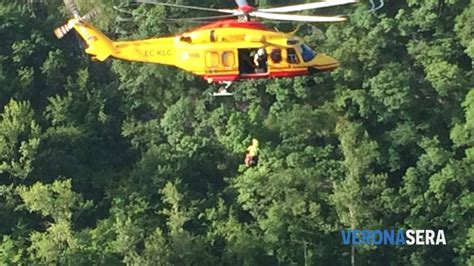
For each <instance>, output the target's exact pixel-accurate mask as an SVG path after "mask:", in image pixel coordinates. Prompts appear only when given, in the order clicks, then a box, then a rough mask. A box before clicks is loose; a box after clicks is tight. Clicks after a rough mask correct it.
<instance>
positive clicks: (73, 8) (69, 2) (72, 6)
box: [64, 0, 81, 18]
mask: <svg viewBox="0 0 474 266" xmlns="http://www.w3.org/2000/svg"><path fill="white" fill-rule="evenodd" d="M64 5H65V6H66V8H67V9H68V10H69V12H71V14H72V15H73V16H74V17H75V18H80V17H81V15H79V8H78V7H77V5H76V2H74V0H64Z"/></svg>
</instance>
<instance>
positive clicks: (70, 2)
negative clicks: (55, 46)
mask: <svg viewBox="0 0 474 266" xmlns="http://www.w3.org/2000/svg"><path fill="white" fill-rule="evenodd" d="M64 5H65V6H66V8H67V10H68V11H69V12H70V13H71V14H72V15H73V17H74V18H73V19H70V20H69V21H68V22H67V23H66V24H64V25H62V26H60V27H58V28H56V29H55V30H54V35H56V38H58V39H62V38H63V37H64V36H66V34H68V33H69V32H70V31H71V30H72V29H73V28H74V26H75V25H77V24H79V23H82V22H84V21H88V20H91V19H93V18H95V17H97V15H98V14H99V13H100V10H99V9H98V8H94V9H92V10H91V11H89V12H88V13H87V14H85V15H84V16H81V15H80V13H79V8H78V7H77V5H76V2H74V0H64Z"/></svg>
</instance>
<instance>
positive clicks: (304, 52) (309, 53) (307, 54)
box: [300, 44, 316, 62]
mask: <svg viewBox="0 0 474 266" xmlns="http://www.w3.org/2000/svg"><path fill="white" fill-rule="evenodd" d="M300 48H301V57H303V60H304V61H305V62H309V61H311V60H313V58H314V57H315V56H316V52H315V51H313V49H311V48H310V47H309V46H307V45H306V44H302V45H300Z"/></svg>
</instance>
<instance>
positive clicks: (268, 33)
mask: <svg viewBox="0 0 474 266" xmlns="http://www.w3.org/2000/svg"><path fill="white" fill-rule="evenodd" d="M356 1H357V0H327V1H322V2H316V3H308V4H300V5H291V6H284V7H277V8H267V9H257V8H254V7H252V6H250V5H248V3H247V2H246V0H236V3H237V5H238V8H237V9H214V8H204V7H195V6H185V5H178V4H171V3H161V2H154V1H147V0H137V1H135V2H136V3H148V4H157V5H163V6H168V7H176V8H187V9H195V10H203V11H212V12H219V13H225V14H226V15H219V16H213V17H205V19H210V18H215V19H219V20H218V21H215V22H212V23H208V24H205V25H203V26H200V27H198V28H195V29H193V30H191V31H188V32H184V33H182V34H178V35H176V36H173V37H162V38H150V39H145V40H132V41H113V40H111V39H109V38H108V37H107V36H106V35H104V34H103V33H102V32H101V31H99V30H98V29H96V28H95V27H94V26H92V24H91V23H89V20H90V19H92V18H93V17H94V16H95V15H97V10H96V9H94V10H92V11H90V12H89V13H87V14H86V15H84V16H81V15H80V14H79V9H78V8H77V5H76V4H75V2H74V0H64V3H65V5H66V7H67V9H68V10H69V11H70V12H71V13H72V15H73V18H71V19H70V20H69V21H68V22H67V23H66V24H64V25H63V26H61V27H59V28H57V29H55V30H54V33H55V35H56V37H57V38H59V39H60V38H62V37H64V36H65V35H66V34H67V33H68V32H69V31H71V30H72V29H74V30H76V31H77V32H78V33H79V35H80V36H81V37H82V39H83V40H84V41H85V42H86V44H87V48H86V49H85V51H86V53H88V54H90V55H91V56H92V57H93V58H94V59H96V60H99V61H104V60H106V59H107V58H109V57H113V58H118V59H122V60H128V61H137V62H146V63H156V64H163V65H171V66H175V67H178V68H180V69H183V70H185V71H189V72H191V73H193V74H195V75H199V76H201V77H203V78H204V79H206V80H207V81H208V82H209V83H224V84H226V86H225V87H223V88H221V89H220V90H219V92H218V93H215V95H231V94H230V93H228V92H227V91H226V89H227V88H228V87H229V86H230V84H232V82H234V81H238V80H245V79H261V78H267V79H268V78H279V77H296V76H303V75H309V74H313V73H318V72H324V71H331V70H334V69H335V68H337V67H338V66H339V62H338V61H337V60H336V59H334V58H332V57H330V56H327V55H325V54H323V53H316V52H315V51H314V50H313V49H311V48H310V47H309V46H308V45H306V44H305V43H304V42H303V41H302V40H301V39H300V38H298V37H297V36H294V35H293V34H291V33H284V32H279V31H276V30H272V29H269V28H267V27H266V26H265V25H264V24H263V23H261V22H259V21H256V20H254V19H253V18H263V19H273V20H282V21H299V22H339V21H344V20H345V19H346V18H345V17H342V16H329V17H328V16H307V15H295V14H287V13H289V12H297V11H303V10H310V9H317V8H324V7H331V6H338V5H343V4H349V3H354V2H356ZM193 19H194V20H199V19H201V18H193Z"/></svg>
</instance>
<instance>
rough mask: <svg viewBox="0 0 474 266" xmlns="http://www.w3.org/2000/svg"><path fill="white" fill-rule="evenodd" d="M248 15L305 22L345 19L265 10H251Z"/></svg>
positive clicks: (342, 19) (343, 18)
mask: <svg viewBox="0 0 474 266" xmlns="http://www.w3.org/2000/svg"><path fill="white" fill-rule="evenodd" d="M249 15H250V16H253V17H258V18H266V19H275V20H288V21H306V22H337V21H344V20H346V17H342V16H334V17H324V16H303V15H285V14H275V13H266V12H258V11H256V12H251V13H250V14H249Z"/></svg>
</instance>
